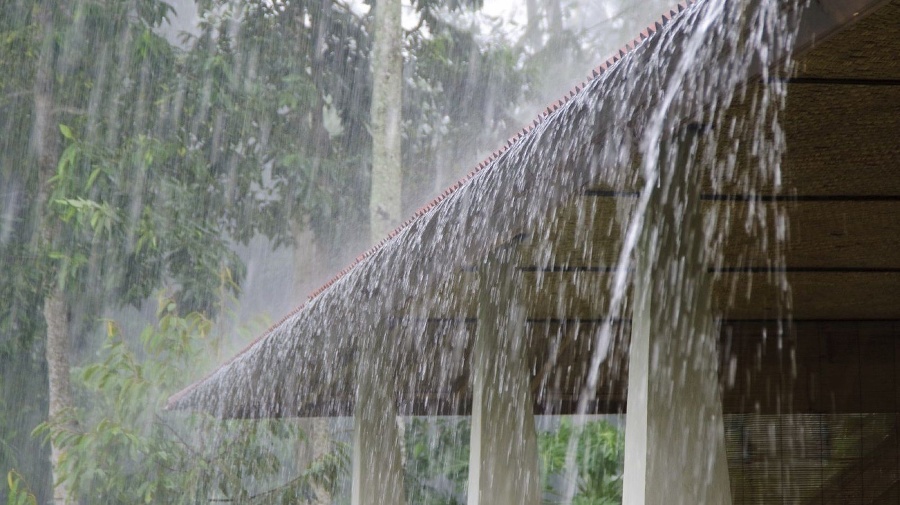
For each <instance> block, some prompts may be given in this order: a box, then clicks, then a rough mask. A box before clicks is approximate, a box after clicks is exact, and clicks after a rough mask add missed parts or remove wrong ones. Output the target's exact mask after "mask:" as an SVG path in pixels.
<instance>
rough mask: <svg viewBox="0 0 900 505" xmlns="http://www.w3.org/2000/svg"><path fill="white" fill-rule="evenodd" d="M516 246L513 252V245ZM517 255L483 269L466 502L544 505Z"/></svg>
mask: <svg viewBox="0 0 900 505" xmlns="http://www.w3.org/2000/svg"><path fill="white" fill-rule="evenodd" d="M511 249H512V248H511ZM514 257H515V256H514V255H513V254H512V251H511V250H510V251H504V252H501V253H499V254H498V258H496V259H495V260H492V261H489V262H487V263H486V264H485V265H483V266H482V271H481V276H480V289H479V297H478V329H477V332H476V335H475V346H474V349H473V352H472V374H473V381H472V385H473V389H474V391H473V395H472V433H471V442H470V449H469V451H470V452H469V490H468V493H469V495H468V505H539V504H540V503H541V481H540V474H539V468H538V454H537V434H536V432H535V426H534V410H533V409H534V402H533V399H532V395H531V380H530V379H531V374H530V373H529V369H528V361H527V360H528V345H527V342H526V341H525V331H524V330H525V313H524V310H523V308H522V306H521V305H520V304H519V303H518V300H517V297H516V288H517V282H516V280H517V277H518V275H519V272H518V271H517V270H516V268H515V265H514V262H513V261H512V259H513V258H514Z"/></svg>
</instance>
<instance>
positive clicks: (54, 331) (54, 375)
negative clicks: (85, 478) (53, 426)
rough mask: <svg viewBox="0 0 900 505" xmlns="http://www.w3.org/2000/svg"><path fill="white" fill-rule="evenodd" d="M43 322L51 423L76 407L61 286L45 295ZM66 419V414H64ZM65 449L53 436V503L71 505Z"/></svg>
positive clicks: (66, 317) (67, 322) (67, 324)
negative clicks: (63, 476)
mask: <svg viewBox="0 0 900 505" xmlns="http://www.w3.org/2000/svg"><path fill="white" fill-rule="evenodd" d="M44 321H46V324H47V375H48V379H49V381H48V383H49V386H50V412H49V419H50V421H51V422H54V421H57V420H59V419H60V418H61V416H65V415H67V413H68V412H69V411H70V410H71V408H72V406H73V401H72V389H71V387H70V385H69V354H70V353H71V346H70V340H69V317H68V304H67V303H66V301H65V298H64V294H63V292H62V291H60V290H58V289H55V288H54V289H53V291H52V292H51V293H50V294H49V295H47V297H46V298H44ZM63 418H64V417H63ZM62 455H63V451H62V450H61V449H60V447H59V446H58V445H57V444H56V442H55V441H54V440H53V439H52V438H51V439H50V465H51V466H52V471H53V503H54V504H55V505H68V504H70V503H73V500H72V497H71V496H70V492H69V486H68V483H66V482H60V475H59V464H60V459H61V457H62Z"/></svg>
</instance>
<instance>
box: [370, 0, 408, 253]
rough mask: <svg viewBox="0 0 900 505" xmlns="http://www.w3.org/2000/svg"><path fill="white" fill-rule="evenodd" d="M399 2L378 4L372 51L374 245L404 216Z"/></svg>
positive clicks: (372, 208)
mask: <svg viewBox="0 0 900 505" xmlns="http://www.w3.org/2000/svg"><path fill="white" fill-rule="evenodd" d="M400 17H401V9H400V0H378V3H377V4H376V5H375V23H374V30H373V31H374V39H375V41H374V47H373V48H372V114H371V121H370V129H371V132H372V193H371V196H370V198H369V222H370V234H371V239H372V242H375V241H377V240H380V239H381V238H382V237H385V236H387V234H388V233H389V232H390V231H391V229H392V228H393V227H395V226H397V224H399V222H400V219H401V212H402V211H403V203H402V194H403V170H402V167H401V165H400V162H401V143H400V140H401V128H402V125H401V111H402V108H403V55H402V52H401V50H402V47H403V32H402V28H401V26H400Z"/></svg>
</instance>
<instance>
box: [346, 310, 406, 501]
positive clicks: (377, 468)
mask: <svg viewBox="0 0 900 505" xmlns="http://www.w3.org/2000/svg"><path fill="white" fill-rule="evenodd" d="M376 328H377V329H376V330H375V331H374V332H373V333H374V334H373V335H370V336H367V337H366V338H363V343H362V345H361V346H360V353H359V356H360V358H359V360H358V363H357V381H356V382H357V386H356V406H355V409H354V411H353V483H352V489H351V504H352V505H405V503H406V496H405V493H404V490H403V463H402V457H401V454H400V450H401V447H402V445H401V438H400V437H402V436H403V434H402V433H400V431H399V429H398V423H397V403H396V398H395V396H394V382H395V377H394V370H395V366H394V363H393V360H391V354H390V352H389V349H391V348H392V340H393V335H394V333H395V332H396V331H397V328H390V325H388V324H381V325H378V326H377V327H376Z"/></svg>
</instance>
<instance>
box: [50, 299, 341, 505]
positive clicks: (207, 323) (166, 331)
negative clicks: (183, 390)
mask: <svg viewBox="0 0 900 505" xmlns="http://www.w3.org/2000/svg"><path fill="white" fill-rule="evenodd" d="M157 317H158V322H157V323H156V324H155V325H152V326H148V327H146V328H145V329H144V330H143V331H142V332H141V336H140V343H139V345H137V346H132V345H130V344H129V343H128V342H127V341H126V340H125V339H123V338H122V335H121V334H120V330H119V325H118V324H117V323H116V322H115V321H112V320H107V321H105V331H106V343H105V345H104V346H103V348H102V349H101V352H100V355H99V359H98V360H97V361H94V362H92V363H89V364H88V365H87V366H85V367H83V368H80V369H78V370H77V372H76V373H75V376H74V377H75V382H76V384H77V385H78V388H77V389H78V390H79V391H80V392H81V393H82V394H83V395H85V396H84V398H83V400H82V404H87V405H90V406H91V407H90V408H83V407H82V408H77V409H75V410H74V411H72V412H71V415H72V417H73V418H74V420H76V421H77V424H78V426H79V428H78V429H76V430H72V429H70V428H69V427H67V426H65V425H61V424H60V423H54V422H50V423H45V424H43V425H41V426H40V427H39V428H38V429H37V430H36V431H37V433H38V434H39V435H46V436H47V437H49V438H50V439H51V440H53V443H54V445H55V446H57V447H60V448H61V449H62V450H64V451H65V453H66V458H65V459H64V460H63V461H61V462H60V464H59V465H58V467H57V472H58V474H59V475H61V476H62V477H63V478H64V479H65V480H64V481H65V482H66V483H67V485H68V486H67V487H68V489H69V490H70V492H71V494H72V496H73V497H75V496H83V497H89V499H90V502H91V503H98V504H102V503H109V504H116V503H167V504H181V503H183V504H192V503H204V502H209V501H227V502H241V503H253V504H263V503H297V502H308V501H310V500H311V499H312V497H314V495H315V492H316V489H327V490H333V489H334V487H335V485H336V483H337V480H338V477H339V476H340V474H341V472H342V471H343V470H344V469H345V468H346V466H347V456H346V450H345V449H343V447H342V446H338V447H336V449H335V450H334V451H328V452H326V453H324V454H322V455H320V456H319V457H318V458H317V459H316V460H315V461H313V462H312V463H313V464H311V465H309V466H308V467H306V468H291V465H292V457H293V453H292V452H291V451H289V450H285V448H286V447H290V445H292V444H293V443H294V442H295V441H296V440H297V439H300V438H303V436H304V435H303V433H302V432H300V431H299V430H298V428H297V425H296V424H294V423H291V422H290V421H281V420H268V421H242V420H236V421H221V420H217V419H214V418H211V417H209V416H207V415H203V414H182V413H170V414H163V413H162V408H163V405H164V403H165V401H166V399H167V398H168V396H169V395H171V394H172V393H173V392H174V391H176V390H177V389H178V388H179V387H181V385H182V380H183V377H184V375H185V374H186V373H190V371H191V370H192V368H193V367H195V366H196V363H197V362H198V361H202V360H203V357H202V356H203V354H205V352H206V349H208V348H209V342H208V340H209V339H210V331H211V329H212V327H213V324H212V321H211V320H209V319H207V318H206V317H205V316H203V315H202V314H200V313H197V312H193V313H190V314H186V315H181V314H180V313H179V311H178V308H177V306H176V304H175V301H174V300H173V299H171V298H166V297H162V298H161V299H160V301H159V309H158V311H157Z"/></svg>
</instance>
